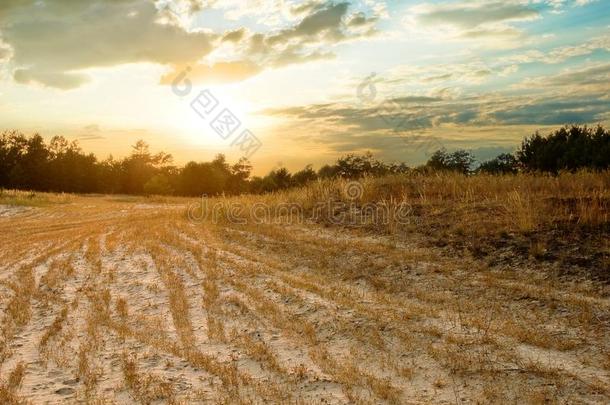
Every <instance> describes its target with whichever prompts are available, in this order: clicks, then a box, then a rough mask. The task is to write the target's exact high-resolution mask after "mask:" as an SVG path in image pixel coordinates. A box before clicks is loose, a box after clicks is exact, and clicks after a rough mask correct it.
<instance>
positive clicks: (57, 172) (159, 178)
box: [0, 126, 610, 196]
mask: <svg viewBox="0 0 610 405" xmlns="http://www.w3.org/2000/svg"><path fill="white" fill-rule="evenodd" d="M609 166H610V131H608V130H606V129H604V128H603V127H601V126H598V127H596V128H590V127H587V126H565V127H562V128H560V129H558V130H556V131H554V132H552V133H551V134H549V135H547V136H542V135H540V134H539V133H535V134H534V135H532V136H531V137H527V138H525V139H524V140H523V142H522V144H521V146H520V148H519V149H518V150H517V151H516V152H515V153H514V154H508V153H504V154H501V155H499V156H497V157H496V158H494V159H492V160H489V161H485V162H482V163H480V164H478V165H476V160H475V158H474V156H473V155H472V153H471V152H469V151H466V150H461V149H460V150H456V151H453V152H448V151H446V150H445V149H440V150H438V151H436V152H435V153H434V154H432V156H431V157H430V159H429V160H428V162H427V163H426V164H425V165H423V166H420V167H417V168H410V167H409V166H407V165H406V164H405V163H385V162H382V161H380V160H377V159H376V158H374V157H373V155H372V154H371V153H365V154H363V155H355V154H349V155H346V156H343V157H341V158H339V159H337V161H336V162H335V163H333V164H327V165H324V166H322V167H321V168H320V169H319V170H317V171H316V170H314V169H313V167H312V166H311V165H308V166H306V167H305V168H303V169H302V170H300V171H297V172H295V173H291V172H289V171H288V170H287V169H286V168H278V169H274V170H272V171H270V172H269V173H268V174H267V175H265V176H262V177H257V176H252V165H251V164H250V162H249V161H248V160H247V159H245V158H242V159H240V160H239V161H237V162H236V163H233V164H231V163H229V162H227V160H226V158H225V156H224V155H217V156H216V157H215V158H214V159H213V160H212V161H210V162H193V161H191V162H188V163H187V164H186V165H185V166H183V167H178V166H175V165H174V164H173V159H172V156H171V155H169V154H167V153H164V152H159V153H156V154H153V153H151V152H150V150H149V147H148V145H147V144H146V143H145V142H143V141H138V142H137V143H136V144H135V145H133V146H132V151H131V154H130V155H129V156H127V157H125V158H123V159H114V158H113V157H112V156H110V157H108V158H107V159H105V160H98V159H97V158H96V157H95V155H93V154H91V153H89V154H87V153H85V152H83V151H82V149H81V147H80V146H79V144H78V143H77V142H76V141H72V142H69V141H68V140H66V139H65V138H63V137H61V136H56V137H53V138H52V139H51V140H50V142H48V143H45V141H44V139H43V138H42V137H41V136H40V135H37V134H36V135H32V136H30V137H27V136H25V135H24V134H22V133H20V132H17V131H9V132H4V133H3V134H2V135H1V136H0V188H10V189H22V190H35V191H51V192H70V193H107V194H116V193H120V194H172V195H185V196H199V195H202V194H206V195H218V194H230V195H233V194H241V193H248V192H249V193H265V192H272V191H277V190H281V189H286V188H289V187H297V186H301V185H304V184H306V183H308V182H311V181H314V180H317V179H323V178H333V177H342V178H351V179H353V178H360V177H364V176H383V175H387V174H399V173H408V172H413V171H415V172H422V173H425V172H430V171H456V172H460V173H464V174H472V173H493V174H511V173H517V172H520V171H539V172H550V173H558V172H559V171H562V170H571V171H574V170H578V169H581V168H590V169H595V170H604V169H607V168H608V167H609Z"/></svg>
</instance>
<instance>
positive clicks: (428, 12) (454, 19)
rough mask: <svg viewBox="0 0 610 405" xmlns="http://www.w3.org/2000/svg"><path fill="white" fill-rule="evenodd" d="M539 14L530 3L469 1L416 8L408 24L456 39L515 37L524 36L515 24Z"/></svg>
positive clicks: (412, 10) (425, 5)
mask: <svg viewBox="0 0 610 405" xmlns="http://www.w3.org/2000/svg"><path fill="white" fill-rule="evenodd" d="M539 17H540V12H539V11H538V10H537V9H536V8H534V7H531V6H530V5H528V4H527V2H516V1H496V0H494V1H487V0H485V1H470V0H469V1H459V2H451V3H435V4H423V5H418V6H415V7H412V8H411V9H410V14H409V15H408V16H407V18H406V19H405V23H406V24H407V26H408V27H411V28H415V29H420V30H424V31H426V32H430V33H434V34H435V35H438V34H440V35H442V36H445V37H450V38H455V39H470V40H481V39H490V38H495V39H504V40H511V39H516V38H519V37H522V36H523V35H524V34H523V32H522V31H521V30H520V29H518V28H517V27H515V26H514V24H515V23H519V22H523V21H531V20H534V19H537V18H539ZM497 45H498V44H496V46H497Z"/></svg>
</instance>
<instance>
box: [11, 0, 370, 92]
mask: <svg viewBox="0 0 610 405" xmlns="http://www.w3.org/2000/svg"><path fill="white" fill-rule="evenodd" d="M229 3H230V2H229ZM257 3H260V4H259V5H260V7H259V8H261V9H264V10H277V9H278V7H279V9H280V10H282V13H284V14H287V15H290V16H291V17H290V18H293V19H295V20H293V21H292V20H291V21H289V23H288V25H287V26H285V27H283V28H281V29H279V30H274V31H269V32H254V33H250V32H249V31H248V30H247V29H246V28H245V27H238V28H236V29H233V30H230V31H227V32H224V33H220V32H218V33H216V32H212V31H211V30H203V29H199V30H189V29H187V27H185V26H183V25H181V23H180V22H179V21H177V20H178V19H179V18H177V17H176V16H175V15H174V14H175V13H174V14H172V13H170V12H169V11H168V7H169V6H171V9H175V8H176V7H178V8H179V9H180V10H182V9H185V10H187V14H189V15H192V14H193V13H197V12H200V11H202V10H203V12H205V10H206V9H207V8H209V7H216V6H217V4H216V2H214V1H203V0H182V1H173V2H170V1H161V2H156V3H155V2H154V1H151V0H112V1H108V0H91V1H78V2H75V1H73V0H55V1H52V2H51V1H45V2H42V1H35V0H5V1H3V2H2V3H1V4H0V35H1V38H2V39H3V41H4V42H5V43H6V44H7V45H8V46H10V48H11V49H12V53H11V55H12V57H11V62H12V64H11V66H13V67H14V72H13V75H14V79H15V80H16V81H17V82H19V83H23V84H31V83H39V84H42V85H45V86H49V87H55V88H58V89H63V90H66V89H71V88H76V87H79V86H81V85H83V84H85V83H87V81H88V80H89V79H88V77H87V76H86V74H85V72H83V71H84V70H86V69H89V68H97V67H105V66H116V65H120V64H127V63H137V62H151V63H157V64H162V65H169V66H172V67H173V68H174V71H175V72H176V71H180V69H182V68H183V66H186V65H190V66H193V69H194V72H193V76H194V78H195V79H199V78H200V79H202V80H204V81H209V80H216V79H217V80H219V81H221V82H225V81H239V80H243V79H244V78H247V77H249V76H252V75H254V74H257V73H259V72H260V71H262V70H264V69H267V68H278V67H281V66H286V65H289V64H295V63H306V62H309V61H312V60H321V59H329V58H332V57H334V55H333V54H332V53H331V52H329V51H328V49H327V48H328V47H329V46H334V45H336V44H338V43H340V42H343V41H348V40H354V39H357V38H363V37H368V36H370V35H373V34H374V33H375V30H374V24H375V22H376V21H377V17H376V16H374V15H372V16H367V15H366V14H365V13H364V12H362V11H358V12H353V13H350V11H349V8H350V4H349V3H347V2H339V3H335V2H332V1H315V2H310V3H307V4H306V5H302V6H299V7H296V8H294V7H293V9H292V10H290V9H289V8H287V7H288V6H287V5H286V4H284V2H281V1H275V0H273V1H261V0H259V1H258V2H257ZM240 6H241V3H235V7H237V8H239V7H240ZM292 13H296V14H297V15H293V14H292ZM41 38H43V39H44V40H41ZM7 55H8V53H7V51H4V50H2V49H0V59H2V58H6V57H7ZM199 61H202V63H200V64H198V62H199ZM167 81H168V78H167V77H163V78H162V80H161V82H162V83H165V82H167Z"/></svg>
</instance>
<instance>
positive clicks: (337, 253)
mask: <svg viewBox="0 0 610 405" xmlns="http://www.w3.org/2000/svg"><path fill="white" fill-rule="evenodd" d="M346 184H347V183H346V182H344V181H340V180H336V181H328V182H320V183H316V184H312V185H310V186H308V187H306V188H303V189H299V190H291V191H287V192H284V193H278V194H274V195H268V196H241V197H236V198H233V199H224V200H223V199H218V200H211V201H210V202H214V201H222V202H223V203H224V204H228V203H229V202H239V203H241V204H243V205H244V206H246V207H248V206H252V205H253V204H255V203H257V202H258V203H260V202H264V203H267V204H270V206H271V207H278V206H281V205H280V204H282V203H285V202H291V203H298V204H302V205H303V207H304V210H305V212H311V211H312V210H314V208H315V204H316V203H317V202H320V201H324V200H325V199H326V200H328V199H332V200H333V201H342V202H343V203H346V204H347V203H353V206H351V207H349V206H348V207H347V208H345V206H344V207H343V208H340V209H339V210H338V211H336V212H334V213H331V212H326V213H324V212H322V214H324V215H321V216H319V217H318V218H316V220H315V221H309V222H305V223H296V222H292V223H290V221H289V219H290V216H288V215H278V216H275V217H269V218H267V219H266V221H264V222H263V223H253V222H252V221H250V222H246V223H244V224H236V223H231V222H228V221H226V220H225V221H220V222H219V223H214V221H211V220H207V221H204V222H202V223H192V222H189V221H188V220H187V219H186V218H185V214H184V213H185V212H186V211H187V206H188V204H189V203H191V202H193V200H189V199H180V198H162V199H161V198H154V199H146V198H137V197H129V198H126V197H117V196H109V197H108V196H97V197H92V196H87V197H84V196H57V195H40V196H39V197H40V198H42V199H44V200H45V201H46V202H45V204H41V205H40V206H39V207H36V208H32V209H31V210H28V211H19V212H16V213H15V214H14V215H13V216H6V217H2V218H0V235H1V236H0V243H1V245H2V246H3V248H2V250H1V251H0V258H1V261H0V310H1V311H2V314H1V317H0V323H1V325H2V333H1V335H0V339H1V340H0V354H1V356H0V376H2V377H1V378H0V403H10V404H12V403H24V402H28V401H29V402H32V403H44V402H45V401H49V402H60V401H64V402H68V403H78V402H88V403H129V402H139V403H145V404H148V403H161V402H163V403H193V402H205V403H320V402H332V403H431V402H435V403H438V402H447V403H449V402H451V403H453V402H458V403H461V402H475V403H491V402H493V403H555V402H557V403H581V402H588V403H604V402H608V401H609V400H610V392H609V390H608V389H607V387H608V386H610V379H609V378H608V370H609V369H610V357H609V353H610V344H609V342H608V339H607V336H608V334H609V332H610V324H609V320H610V300H609V299H608V296H609V294H608V293H609V290H608V286H607V284H604V283H601V282H600V281H599V280H600V279H601V277H599V274H596V273H595V272H592V271H589V272H587V271H584V270H591V268H592V266H594V265H597V264H600V263H601V264H603V263H604V260H606V262H605V263H606V264H607V260H608V259H607V253H608V252H607V244H604V243H603V239H604V238H605V237H607V224H608V190H609V189H610V187H609V186H610V184H609V177H608V174H607V173H602V174H592V173H578V174H564V175H561V176H559V177H557V178H553V177H537V176H525V175H520V176H514V177H497V178H495V177H485V176H478V177H463V176H457V175H448V174H443V175H438V176H427V177H426V176H421V177H418V176H413V177H409V176H403V177H389V178H384V179H364V180H363V181H362V187H363V188H362V190H363V194H362V196H361V198H359V199H357V201H354V200H349V199H348V197H347V196H346V195H345V193H344V187H345V186H346ZM20 198H21V197H20ZM37 198H38V197H37ZM55 202H63V204H55ZM368 203H374V204H376V205H378V206H384V207H389V208H388V209H390V210H396V209H398V207H400V206H401V204H403V206H404V204H407V206H408V207H409V210H408V213H409V218H408V219H409V221H403V222H404V223H398V221H388V222H387V223H378V222H375V221H373V220H371V218H368V219H366V218H365V219H366V221H365V226H362V227H359V226H355V222H354V218H357V217H358V216H362V213H361V212H359V211H358V210H359V209H361V208H362V207H364V206H365V205H366V204H368ZM286 212H287V211H284V213H286ZM242 218H244V219H251V218H250V217H249V216H248V215H247V214H243V215H242ZM292 219H294V218H292ZM570 230H571V232H572V233H573V235H570V234H569V231H570ZM553 238H554V239H553ZM500 242H501V243H500ZM475 247H478V250H477V249H476V248H475ZM558 249H560V250H561V251H562V252H560V253H561V254H559V253H558ZM604 249H606V250H604ZM585 254H591V258H590V259H589V260H584V259H583V258H582V256H583V255H585ZM566 266H567V267H570V266H571V267H574V268H579V269H580V270H583V271H580V270H579V272H578V275H579V276H578V278H575V277H573V274H575V273H574V272H566V271H565V268H566ZM562 269H563V270H562ZM601 271H603V268H602V270H601ZM566 274H572V275H570V276H566ZM595 277H597V278H595ZM41 360H42V361H41Z"/></svg>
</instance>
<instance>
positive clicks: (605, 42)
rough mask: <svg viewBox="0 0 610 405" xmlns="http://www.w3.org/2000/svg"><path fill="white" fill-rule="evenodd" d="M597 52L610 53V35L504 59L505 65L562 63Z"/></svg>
mask: <svg viewBox="0 0 610 405" xmlns="http://www.w3.org/2000/svg"><path fill="white" fill-rule="evenodd" d="M596 50H604V51H606V52H608V51H610V35H607V34H606V35H602V36H597V37H595V38H591V39H589V40H587V41H585V42H583V43H581V44H577V45H564V46H559V47H556V48H553V49H551V50H550V51H547V52H543V51H540V50H538V49H530V50H528V51H526V52H521V53H517V54H513V55H509V56H506V57H503V58H502V61H503V62H504V63H533V62H541V63H548V64H554V63H561V62H564V61H566V60H568V59H570V58H573V57H576V56H583V55H589V54H591V53H593V52H595V51H596Z"/></svg>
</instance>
